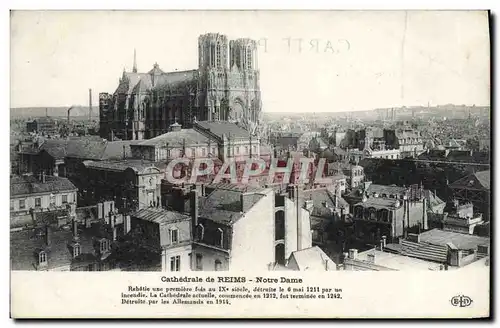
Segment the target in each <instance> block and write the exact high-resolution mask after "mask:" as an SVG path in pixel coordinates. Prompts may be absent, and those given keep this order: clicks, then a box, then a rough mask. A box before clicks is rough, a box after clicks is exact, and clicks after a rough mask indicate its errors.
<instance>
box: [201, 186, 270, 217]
mask: <svg viewBox="0 0 500 328" xmlns="http://www.w3.org/2000/svg"><path fill="white" fill-rule="evenodd" d="M241 193H242V192H241V191H238V190H228V189H215V190H214V191H212V192H211V193H210V194H209V195H208V196H206V197H205V198H201V199H200V203H199V209H200V211H199V215H200V217H203V218H206V219H210V220H212V221H217V222H220V223H225V224H232V223H234V222H235V221H237V220H238V219H239V218H240V217H241V216H243V214H244V213H243V212H242V211H241V210H242V204H241V198H240V197H241ZM263 197H264V196H263V195H261V194H248V195H245V201H248V203H249V205H248V207H247V208H248V209H250V208H252V207H253V206H254V205H255V204H256V203H257V202H258V201H259V200H260V199H262V198H263Z"/></svg>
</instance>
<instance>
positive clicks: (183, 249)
mask: <svg viewBox="0 0 500 328" xmlns="http://www.w3.org/2000/svg"><path fill="white" fill-rule="evenodd" d="M175 256H180V268H179V271H181V272H182V271H191V244H188V245H183V246H179V247H174V248H167V249H163V250H162V253H161V271H164V272H170V271H171V264H170V261H171V258H172V257H175Z"/></svg>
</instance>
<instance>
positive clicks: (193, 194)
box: [190, 189, 198, 235]
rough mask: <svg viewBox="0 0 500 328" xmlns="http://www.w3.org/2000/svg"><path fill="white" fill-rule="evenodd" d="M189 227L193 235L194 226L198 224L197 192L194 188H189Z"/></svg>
mask: <svg viewBox="0 0 500 328" xmlns="http://www.w3.org/2000/svg"><path fill="white" fill-rule="evenodd" d="M190 196H191V204H190V205H191V206H190V207H191V223H192V225H191V229H192V233H193V235H194V232H195V230H196V226H198V192H197V191H196V189H193V190H191V195H190Z"/></svg>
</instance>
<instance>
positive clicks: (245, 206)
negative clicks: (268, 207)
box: [240, 192, 252, 213]
mask: <svg viewBox="0 0 500 328" xmlns="http://www.w3.org/2000/svg"><path fill="white" fill-rule="evenodd" d="M251 195H252V194H247V193H243V192H242V193H241V194H240V202H241V212H243V213H245V212H246V211H248V210H249V209H250V203H251V202H249V201H248V196H251Z"/></svg>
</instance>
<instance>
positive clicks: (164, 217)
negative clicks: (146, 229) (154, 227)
mask: <svg viewBox="0 0 500 328" xmlns="http://www.w3.org/2000/svg"><path fill="white" fill-rule="evenodd" d="M131 216H132V217H134V218H138V219H141V220H145V221H150V222H155V223H158V224H163V223H168V222H172V221H177V220H189V219H190V217H189V216H188V215H185V214H182V213H179V212H174V211H168V210H165V209H162V208H158V207H149V208H143V209H140V210H138V211H137V212H134V213H133V214H131Z"/></svg>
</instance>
